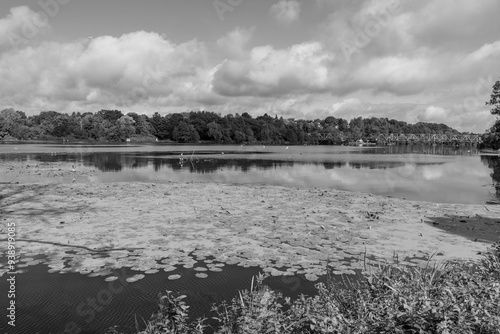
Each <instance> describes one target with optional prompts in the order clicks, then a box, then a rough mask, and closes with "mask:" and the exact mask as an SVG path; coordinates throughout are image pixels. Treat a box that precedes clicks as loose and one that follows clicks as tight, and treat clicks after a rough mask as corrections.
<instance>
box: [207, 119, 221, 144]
mask: <svg viewBox="0 0 500 334" xmlns="http://www.w3.org/2000/svg"><path fill="white" fill-rule="evenodd" d="M207 126H208V136H209V137H211V138H213V139H214V140H215V142H216V143H220V141H221V140H222V127H221V126H220V125H219V124H217V123H215V122H210V123H208V125H207Z"/></svg>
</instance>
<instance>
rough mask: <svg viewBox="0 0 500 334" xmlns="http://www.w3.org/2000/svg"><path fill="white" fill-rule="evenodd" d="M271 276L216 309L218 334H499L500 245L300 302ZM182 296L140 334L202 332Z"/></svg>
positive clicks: (339, 285)
mask: <svg viewBox="0 0 500 334" xmlns="http://www.w3.org/2000/svg"><path fill="white" fill-rule="evenodd" d="M332 271H333V270H332V269H331V268H330V269H329V272H330V274H329V275H331V272H332ZM265 278H266V276H263V275H261V276H258V277H256V278H255V279H253V280H252V284H251V287H250V290H245V291H241V292H240V293H239V294H238V296H237V297H235V298H233V300H232V301H231V302H230V303H228V302H223V303H222V304H221V305H218V306H214V307H213V309H212V311H213V316H212V318H211V320H212V321H214V322H215V324H216V325H215V327H214V328H213V331H214V332H215V333H221V334H222V333H224V334H237V333H245V334H246V333H310V334H313V333H443V334H445V333H488V334H490V333H491V334H494V333H497V334H498V333H500V243H497V244H494V245H493V246H492V247H491V248H489V249H488V250H487V251H486V252H485V254H484V256H483V258H482V259H481V260H480V261H478V262H474V263H473V262H446V263H443V264H441V265H439V266H436V265H435V266H430V265H428V266H426V267H423V268H421V267H418V266H415V267H409V266H402V265H400V264H399V263H397V262H395V263H392V264H383V265H380V266H379V267H378V268H376V269H374V270H371V271H369V272H368V271H367V272H366V276H365V277H364V278H363V279H361V280H357V281H351V280H349V279H348V278H347V275H345V276H344V279H343V281H342V282H335V281H333V280H330V279H328V280H327V284H326V285H325V284H323V283H318V284H317V285H316V287H317V289H318V293H317V295H315V296H312V297H305V296H300V297H299V298H298V299H297V300H295V301H293V302H292V301H291V300H290V299H288V298H283V297H282V295H281V294H280V293H277V292H275V291H273V290H271V289H269V288H268V287H267V286H265V285H264V284H263V283H264V280H265ZM183 297H184V296H179V297H173V295H172V293H171V292H170V291H167V294H166V295H163V296H161V297H160V309H159V311H158V312H157V313H155V314H154V315H153V317H152V320H150V321H149V322H148V323H147V328H146V330H143V331H140V332H138V333H139V334H156V333H179V334H184V333H203V330H204V329H205V328H207V325H206V322H205V319H198V321H197V322H196V323H194V324H192V325H188V324H187V309H188V306H186V305H185V304H184V303H183V302H182V299H183ZM116 333H118V332H109V333H108V334H116Z"/></svg>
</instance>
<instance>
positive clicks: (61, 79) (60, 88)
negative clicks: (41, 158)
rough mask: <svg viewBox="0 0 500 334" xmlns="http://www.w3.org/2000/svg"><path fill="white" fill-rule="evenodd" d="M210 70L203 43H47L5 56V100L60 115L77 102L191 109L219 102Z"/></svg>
mask: <svg viewBox="0 0 500 334" xmlns="http://www.w3.org/2000/svg"><path fill="white" fill-rule="evenodd" d="M210 69H211V67H210V66H209V65H208V63H207V50H206V48H205V46H204V44H203V43H200V42H197V41H189V42H185V43H180V44H174V43H172V42H170V41H168V40H166V39H164V38H163V37H162V36H160V35H159V34H156V33H148V32H144V31H139V32H135V33H130V34H125V35H122V36H121V37H118V38H117V37H111V36H102V37H98V38H95V39H92V40H90V41H89V40H87V39H85V40H78V41H74V42H71V43H66V44H65V43H57V42H44V43H42V44H41V45H40V46H38V47H27V48H24V49H21V50H16V51H12V52H9V53H4V54H1V55H0V74H1V75H0V86H1V87H3V89H2V90H1V91H0V100H1V101H2V102H3V103H4V104H7V105H23V106H31V107H32V108H35V107H44V106H45V107H47V108H51V109H56V110H61V109H62V110H64V109H66V107H67V105H68V104H70V103H75V102H76V103H79V104H80V106H85V105H87V106H89V105H100V106H109V105H115V106H116V105H117V106H120V105H121V106H132V105H135V104H138V103H148V104H151V105H156V106H162V105H186V104H189V103H194V102H196V101H199V100H200V99H201V100H205V102H206V101H208V100H210V98H212V99H215V98H216V97H215V96H214V94H212V93H211V92H210ZM34 98H37V99H36V101H37V104H36V106H34V105H33V101H34V100H35V99H34Z"/></svg>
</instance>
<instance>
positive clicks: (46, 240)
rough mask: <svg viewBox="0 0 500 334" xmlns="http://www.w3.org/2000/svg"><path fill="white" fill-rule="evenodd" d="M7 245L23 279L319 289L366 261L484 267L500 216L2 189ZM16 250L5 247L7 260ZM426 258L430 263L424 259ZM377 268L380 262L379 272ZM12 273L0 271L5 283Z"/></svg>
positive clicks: (194, 189) (200, 194) (332, 195)
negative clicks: (208, 277)
mask: <svg viewBox="0 0 500 334" xmlns="http://www.w3.org/2000/svg"><path fill="white" fill-rule="evenodd" d="M32 165H33V166H31V167H28V168H27V167H26V164H23V163H22V162H18V163H8V164H2V165H0V173H16V175H20V174H21V175H22V174H23V173H26V175H30V176H33V175H35V176H36V175H37V174H38V173H39V174H40V175H42V176H44V177H45V176H46V175H48V174H50V173H53V172H56V173H57V174H58V175H57V177H70V176H72V175H75V174H76V176H78V175H77V174H78V173H79V172H78V171H77V172H72V168H71V164H65V163H57V164H50V163H45V164H41V163H39V164H37V166H36V167H34V166H35V164H32ZM0 196H1V198H0V213H1V217H2V221H1V226H0V229H1V228H3V231H2V233H1V236H0V238H1V239H2V240H3V241H2V242H3V243H4V244H5V243H6V241H5V237H6V233H5V231H6V230H7V223H10V222H14V223H15V224H16V228H17V229H16V233H17V236H16V238H17V248H18V250H19V251H20V261H21V262H20V268H22V267H28V266H30V265H33V264H37V263H39V261H37V260H35V259H33V257H34V256H36V255H39V254H45V255H46V259H45V260H43V261H44V262H46V263H48V265H49V266H50V267H51V268H52V271H54V272H56V271H58V272H63V273H64V272H68V271H77V272H81V273H84V274H91V275H103V276H105V275H109V274H110V270H109V269H110V268H120V267H124V266H127V267H132V268H133V269H138V270H141V271H147V270H149V271H148V272H149V273H154V272H156V271H158V270H165V271H173V270H174V266H176V265H183V266H185V267H188V268H189V267H192V266H194V265H195V264H196V261H197V260H201V261H205V264H206V267H207V268H208V269H209V270H213V271H218V270H220V268H222V267H223V265H224V264H238V265H241V266H245V267H248V266H259V267H261V268H262V269H264V270H265V271H269V272H270V273H271V274H273V275H291V274H293V273H303V274H306V277H307V278H308V279H310V280H315V279H316V278H317V276H318V275H322V274H324V273H325V268H326V262H327V261H329V262H330V264H331V266H333V267H334V268H335V270H337V272H338V273H340V272H344V273H350V272H351V270H352V269H356V268H361V267H362V266H363V254H364V253H365V249H366V253H367V254H368V255H369V256H373V257H376V258H379V259H388V260H389V261H392V259H393V255H394V253H397V254H398V256H399V259H402V258H404V257H406V256H408V257H416V259H414V260H412V262H413V263H415V264H417V265H418V264H421V263H422V262H425V261H424V260H422V259H423V258H426V257H428V256H430V255H431V254H434V259H435V260H438V261H441V260H451V259H472V260H473V259H477V258H479V257H480V255H479V254H480V252H483V251H484V250H485V249H486V248H487V246H488V243H492V242H494V241H498V240H499V237H500V206H495V205H464V204H436V203H428V202H412V201H407V200H404V199H397V198H388V197H380V196H374V195H370V194H362V193H350V192H342V191H337V190H331V189H317V188H316V189H296V188H287V187H278V186H252V185H224V184H215V183H187V184H186V183H182V184H181V183H173V182H172V183H167V184H145V183H111V184H102V183H97V182H95V183H78V182H76V183H73V184H57V183H44V184H41V183H29V184H1V185H0ZM5 249H6V247H2V252H3V256H5V255H6V254H5ZM417 258H422V259H417ZM368 262H369V263H371V261H368ZM6 271H7V269H6V268H5V267H2V268H1V269H0V274H4V273H5V272H6Z"/></svg>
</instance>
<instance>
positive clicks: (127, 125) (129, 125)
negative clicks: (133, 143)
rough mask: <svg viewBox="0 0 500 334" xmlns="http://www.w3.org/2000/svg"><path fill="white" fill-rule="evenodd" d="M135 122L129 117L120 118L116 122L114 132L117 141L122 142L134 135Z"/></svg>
mask: <svg viewBox="0 0 500 334" xmlns="http://www.w3.org/2000/svg"><path fill="white" fill-rule="evenodd" d="M134 124H135V121H134V119H133V118H132V117H130V116H127V115H125V116H122V117H120V118H119V119H118V120H117V121H116V130H117V132H118V138H119V140H121V141H123V140H125V139H127V138H130V136H132V135H133V134H135V127H134Z"/></svg>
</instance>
